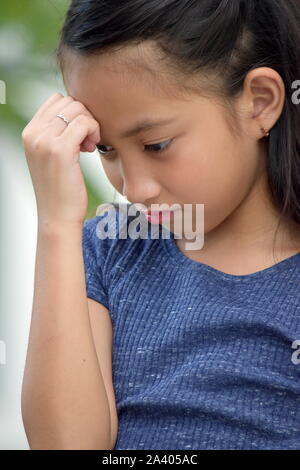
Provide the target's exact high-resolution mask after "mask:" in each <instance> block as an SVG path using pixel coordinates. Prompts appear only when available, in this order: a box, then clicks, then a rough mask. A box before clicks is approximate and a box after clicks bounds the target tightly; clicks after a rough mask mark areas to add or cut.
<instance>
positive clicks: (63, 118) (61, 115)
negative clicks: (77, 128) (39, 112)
mask: <svg viewBox="0 0 300 470" xmlns="http://www.w3.org/2000/svg"><path fill="white" fill-rule="evenodd" d="M56 116H57V117H59V118H61V119H62V120H63V121H65V123H66V124H67V125H69V124H70V121H68V119H67V118H66V117H65V116H64V115H63V114H57V115H56Z"/></svg>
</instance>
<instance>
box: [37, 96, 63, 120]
mask: <svg viewBox="0 0 300 470" xmlns="http://www.w3.org/2000/svg"><path fill="white" fill-rule="evenodd" d="M62 97H63V95H61V93H53V94H52V95H51V96H50V97H49V98H48V99H47V100H46V101H45V102H44V103H43V104H42V106H40V108H39V109H38V110H37V112H36V113H35V114H34V116H33V119H40V118H41V117H42V115H43V114H44V112H45V111H46V110H47V109H48V108H49V107H50V106H52V105H53V104H54V103H55V102H57V101H59V100H61V99H62Z"/></svg>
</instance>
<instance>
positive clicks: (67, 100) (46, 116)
mask: <svg viewBox="0 0 300 470" xmlns="http://www.w3.org/2000/svg"><path fill="white" fill-rule="evenodd" d="M71 103H74V100H73V98H71V97H70V96H63V97H62V98H60V99H58V100H56V101H54V102H53V103H52V104H50V105H49V106H48V107H47V108H45V109H44V111H43V112H42V113H41V114H40V116H39V124H40V125H44V124H48V123H50V122H51V121H52V119H53V118H54V117H55V116H56V115H57V114H60V113H63V110H64V109H65V108H66V107H67V106H68V105H69V104H71Z"/></svg>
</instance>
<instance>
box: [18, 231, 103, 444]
mask: <svg viewBox="0 0 300 470" xmlns="http://www.w3.org/2000/svg"><path fill="white" fill-rule="evenodd" d="M81 243H82V226H81V225H80V224H79V225H78V226H76V225H72V226H65V227H63V228H59V229H53V230H52V229H49V228H45V227H39V229H38V237H37V250H36V266H35V285H34V299H33V309H32V318H31V325H30V334H29V343H28V350H27V357H26V364H25V369H24V377H23V384H22V403H21V409H22V418H23V423H24V428H25V432H26V435H27V439H28V442H29V445H30V448H31V449H110V448H111V445H112V442H111V434H112V433H111V418H110V411H109V401H108V396H107V393H106V389H105V384H104V379H103V376H102V373H101V369H100V366H99V362H98V359H97V353H96V350H95V344H94V341H93V335H92V330H91V325H90V318H89V311H88V303H87V298H86V289H85V274H84V263H83V255H82V246H81Z"/></svg>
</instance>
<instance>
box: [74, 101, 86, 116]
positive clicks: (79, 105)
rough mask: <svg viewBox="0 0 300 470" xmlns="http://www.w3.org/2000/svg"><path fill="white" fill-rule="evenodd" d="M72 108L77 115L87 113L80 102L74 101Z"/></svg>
mask: <svg viewBox="0 0 300 470" xmlns="http://www.w3.org/2000/svg"><path fill="white" fill-rule="evenodd" d="M74 107H75V109H76V111H78V112H79V113H84V112H86V111H87V109H86V107H85V106H84V104H82V103H80V101H74Z"/></svg>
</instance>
